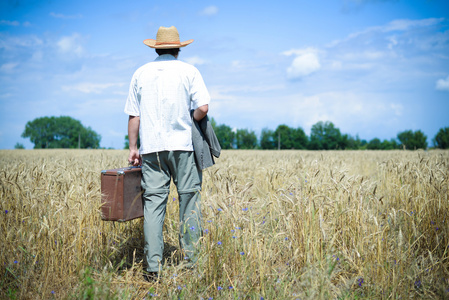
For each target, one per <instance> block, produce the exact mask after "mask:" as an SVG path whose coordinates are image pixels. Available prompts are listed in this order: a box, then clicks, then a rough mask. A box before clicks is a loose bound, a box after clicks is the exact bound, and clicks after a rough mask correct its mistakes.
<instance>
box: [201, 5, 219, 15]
mask: <svg viewBox="0 0 449 300" xmlns="http://www.w3.org/2000/svg"><path fill="white" fill-rule="evenodd" d="M217 13H218V7H216V6H214V5H211V6H208V7H206V8H204V9H203V10H202V11H200V15H202V16H213V15H216V14H217Z"/></svg>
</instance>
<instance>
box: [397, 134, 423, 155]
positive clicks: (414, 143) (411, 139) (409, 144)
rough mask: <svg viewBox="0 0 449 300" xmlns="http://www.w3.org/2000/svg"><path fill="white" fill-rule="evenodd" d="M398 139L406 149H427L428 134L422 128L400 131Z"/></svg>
mask: <svg viewBox="0 0 449 300" xmlns="http://www.w3.org/2000/svg"><path fill="white" fill-rule="evenodd" d="M398 140H399V141H400V142H401V145H402V147H403V148H404V149H410V150H416V149H427V136H426V135H425V134H424V133H422V132H421V130H417V131H415V132H413V131H411V130H406V131H403V132H400V133H398Z"/></svg>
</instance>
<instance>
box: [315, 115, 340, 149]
mask: <svg viewBox="0 0 449 300" xmlns="http://www.w3.org/2000/svg"><path fill="white" fill-rule="evenodd" d="M309 149H312V150H333V149H343V147H342V136H341V133H340V129H338V128H336V127H335V126H334V124H333V123H332V122H322V121H319V122H318V123H316V124H314V125H313V126H312V129H311V132H310V143H309Z"/></svg>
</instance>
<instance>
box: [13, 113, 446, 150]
mask: <svg viewBox="0 0 449 300" xmlns="http://www.w3.org/2000/svg"><path fill="white" fill-rule="evenodd" d="M211 124H212V127H213V128H214V131H215V134H216V135H217V138H218V141H219V142H220V145H221V147H222V148H223V149H267V150H274V149H307V150H363V149H369V150H393V149H411V150H414V149H427V146H428V144H427V136H426V135H425V134H424V133H423V132H422V131H421V130H417V131H412V130H406V131H402V132H400V133H398V135H397V137H396V138H392V139H390V140H383V141H381V140H380V139H378V138H373V139H372V140H370V141H366V140H363V139H360V138H359V137H358V136H355V137H353V136H351V135H348V134H342V133H341V132H340V129H338V128H337V127H335V125H334V124H333V123H332V122H329V121H327V122H322V121H320V122H318V123H316V124H314V125H313V126H312V128H311V132H310V136H307V135H306V134H305V132H304V130H303V129H302V128H301V127H298V128H292V127H289V126H287V125H279V126H278V127H277V128H276V129H275V130H271V129H267V128H265V129H263V130H262V132H261V134H260V137H259V138H258V137H257V135H256V133H255V132H254V131H252V130H248V129H237V130H233V129H232V128H231V127H230V126H228V125H225V124H220V125H217V123H216V122H215V120H214V119H213V118H211ZM22 137H24V138H30V140H31V142H32V143H34V148H35V149H42V148H83V149H84V148H92V149H96V148H100V140H101V136H100V135H99V134H98V133H96V132H95V131H94V130H92V129H91V128H90V127H85V126H83V125H82V124H81V122H80V121H78V120H75V119H73V118H71V117H68V116H61V117H41V118H36V119H34V120H33V121H29V122H27V124H26V126H25V130H24V131H23V133H22ZM432 142H433V146H434V147H435V148H440V149H449V127H445V128H441V129H440V130H439V131H438V133H437V134H436V135H435V137H434V138H433V139H432ZM15 148H16V149H21V148H24V147H23V145H21V144H19V143H17V144H16V146H15ZM125 148H128V136H125Z"/></svg>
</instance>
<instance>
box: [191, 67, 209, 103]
mask: <svg viewBox="0 0 449 300" xmlns="http://www.w3.org/2000/svg"><path fill="white" fill-rule="evenodd" d="M190 100H191V107H190V109H193V110H195V109H197V108H198V107H200V106H203V105H206V104H209V103H210V95H209V92H208V90H207V88H206V84H205V83H204V80H203V77H202V76H201V74H200V72H199V71H198V70H195V75H194V77H193V80H192V83H191V87H190Z"/></svg>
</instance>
